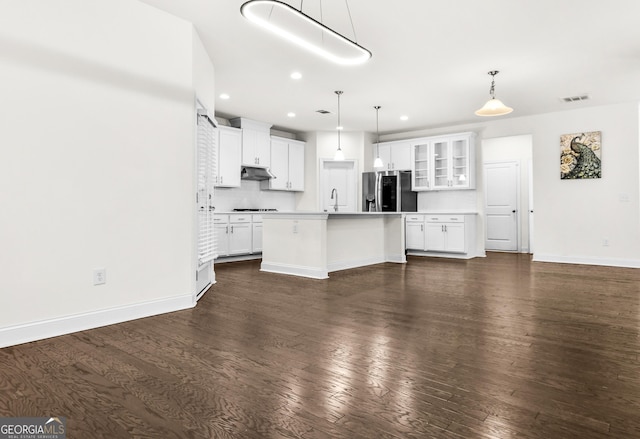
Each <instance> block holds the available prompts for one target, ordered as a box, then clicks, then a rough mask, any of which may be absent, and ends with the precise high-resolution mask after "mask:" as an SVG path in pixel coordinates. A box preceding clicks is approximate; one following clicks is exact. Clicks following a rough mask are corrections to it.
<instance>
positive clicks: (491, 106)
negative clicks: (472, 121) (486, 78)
mask: <svg viewBox="0 0 640 439" xmlns="http://www.w3.org/2000/svg"><path fill="white" fill-rule="evenodd" d="M498 73H499V72H498V71H497V70H492V71H490V72H489V74H490V75H491V89H489V95H491V99H489V100H488V101H487V103H486V104H484V106H483V107H482V108H481V109H479V110H478V111H476V116H502V115H503V114H509V113H511V112H512V111H513V108H511V107H507V106H506V105H505V104H503V103H502V101H500V99H496V82H495V77H496V75H497V74H498Z"/></svg>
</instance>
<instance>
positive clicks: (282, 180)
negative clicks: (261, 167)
mask: <svg viewBox="0 0 640 439" xmlns="http://www.w3.org/2000/svg"><path fill="white" fill-rule="evenodd" d="M270 169H271V173H272V174H273V175H275V176H276V178H272V179H270V180H269V189H272V190H281V191H286V190H287V189H288V187H289V144H288V143H287V141H286V140H280V139H275V138H272V139H271V168H270Z"/></svg>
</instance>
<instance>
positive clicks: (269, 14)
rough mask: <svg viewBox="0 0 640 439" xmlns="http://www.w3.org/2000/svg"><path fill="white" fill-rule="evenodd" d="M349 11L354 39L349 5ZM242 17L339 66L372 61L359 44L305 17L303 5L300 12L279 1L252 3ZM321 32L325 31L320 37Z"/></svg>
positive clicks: (261, 0) (247, 5)
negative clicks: (319, 31)
mask: <svg viewBox="0 0 640 439" xmlns="http://www.w3.org/2000/svg"><path fill="white" fill-rule="evenodd" d="M346 1H347V0H345V2H346ZM347 11H348V12H349V20H350V21H351V27H352V29H354V32H353V33H354V38H355V28H354V27H353V20H351V12H350V10H349V3H347ZM240 13H241V14H242V15H243V16H244V17H245V18H246V19H248V20H249V21H251V22H252V23H255V24H257V25H258V26H261V27H263V28H264V29H267V30H269V31H271V32H273V33H274V34H276V35H279V36H280V37H282V38H285V39H286V40H288V41H290V42H292V43H294V44H296V45H298V46H300V47H302V48H304V49H307V50H309V51H310V52H313V53H315V54H316V55H319V56H321V57H324V58H326V59H328V60H330V61H333V62H335V63H337V64H343V65H355V64H361V63H363V62H365V61H367V60H368V59H369V58H371V52H370V51H368V50H367V49H365V48H364V47H362V46H360V45H359V44H358V43H356V42H354V41H351V40H350V39H349V38H347V37H345V36H344V35H342V34H340V33H338V32H336V31H334V30H333V29H331V28H329V27H327V26H325V25H324V24H322V23H321V22H319V21H317V20H315V19H313V18H311V17H310V16H308V15H307V14H305V13H303V12H302V5H301V6H300V10H297V9H295V8H293V7H291V6H289V5H288V4H286V3H283V2H281V1H278V0H250V1H248V2H246V3H244V4H243V5H242V6H241V7H240ZM318 29H320V30H321V31H322V32H321V34H320V35H318V33H317V30H318Z"/></svg>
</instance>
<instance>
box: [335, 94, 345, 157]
mask: <svg viewBox="0 0 640 439" xmlns="http://www.w3.org/2000/svg"><path fill="white" fill-rule="evenodd" d="M335 93H336V94H337V95H338V126H337V127H336V129H337V130H338V150H337V151H336V155H335V156H334V157H333V159H334V160H344V152H342V148H341V147H340V131H342V125H340V95H341V94H342V93H343V92H341V91H336V92H335Z"/></svg>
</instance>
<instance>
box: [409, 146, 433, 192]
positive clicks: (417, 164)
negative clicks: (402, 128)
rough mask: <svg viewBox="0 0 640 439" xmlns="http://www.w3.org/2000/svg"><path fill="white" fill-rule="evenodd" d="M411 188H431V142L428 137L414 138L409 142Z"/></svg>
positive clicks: (420, 189)
mask: <svg viewBox="0 0 640 439" xmlns="http://www.w3.org/2000/svg"><path fill="white" fill-rule="evenodd" d="M410 147H411V162H412V164H413V166H412V169H411V170H412V171H413V172H412V173H411V190H414V191H428V190H430V189H431V163H432V159H431V143H430V142H429V139H426V138H425V139H414V140H413V141H412V142H411V144H410Z"/></svg>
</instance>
